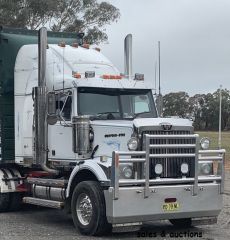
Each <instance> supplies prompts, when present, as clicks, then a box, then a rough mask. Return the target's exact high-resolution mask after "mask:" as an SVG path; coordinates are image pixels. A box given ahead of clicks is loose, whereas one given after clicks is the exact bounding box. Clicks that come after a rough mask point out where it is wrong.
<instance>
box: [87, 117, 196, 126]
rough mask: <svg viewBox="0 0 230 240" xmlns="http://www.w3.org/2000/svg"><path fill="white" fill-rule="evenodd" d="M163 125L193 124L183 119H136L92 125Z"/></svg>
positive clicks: (101, 121) (100, 121) (98, 121)
mask: <svg viewBox="0 0 230 240" xmlns="http://www.w3.org/2000/svg"><path fill="white" fill-rule="evenodd" d="M162 123H168V124H171V125H173V126H183V127H191V126H192V122H191V121H190V120H188V119H183V118H136V119H134V120H106V121H105V120H95V121H92V122H91V124H92V125H98V126H116V127H128V128H130V127H133V125H134V126H135V127H137V128H139V127H148V126H149V127H151V126H158V125H161V124H162Z"/></svg>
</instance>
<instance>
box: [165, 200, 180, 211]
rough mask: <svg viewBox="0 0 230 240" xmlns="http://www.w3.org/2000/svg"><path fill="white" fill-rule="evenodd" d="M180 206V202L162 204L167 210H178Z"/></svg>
mask: <svg viewBox="0 0 230 240" xmlns="http://www.w3.org/2000/svg"><path fill="white" fill-rule="evenodd" d="M179 208H180V205H179V203H178V202H172V203H164V204H163V205H162V209H163V211H165V212H171V211H177V210H178V209H179Z"/></svg>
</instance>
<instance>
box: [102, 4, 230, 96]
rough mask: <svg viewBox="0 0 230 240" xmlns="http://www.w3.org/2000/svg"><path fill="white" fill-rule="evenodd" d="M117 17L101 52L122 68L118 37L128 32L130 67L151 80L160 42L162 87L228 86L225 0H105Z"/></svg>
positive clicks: (228, 8)
mask: <svg viewBox="0 0 230 240" xmlns="http://www.w3.org/2000/svg"><path fill="white" fill-rule="evenodd" d="M107 1H109V2H111V3H112V4H113V5H115V6H116V7H118V8H119V9H120V12H121V18H120V19H119V21H118V22H117V23H113V24H112V25H110V26H108V27H107V34H108V37H109V44H104V45H103V46H101V47H102V52H103V53H104V54H105V55H106V56H107V57H108V58H110V60H111V61H112V62H113V63H114V64H115V65H116V66H117V67H118V68H119V69H120V71H121V72H123V69H124V67H123V65H124V57H123V55H124V54H123V52H124V50H123V40H124V37H125V36H126V34H128V33H132V34H133V65H134V66H133V69H134V70H133V71H134V72H140V73H144V74H145V78H146V81H149V83H151V84H152V85H153V86H154V75H155V74H154V72H155V70H154V64H155V61H156V60H157V55H158V53H157V42H158V41H160V42H161V81H162V93H163V94H166V93H168V92H171V91H173V92H176V91H186V92H188V93H189V94H190V95H193V94H195V93H207V92H213V91H215V90H216V89H217V88H218V87H219V86H220V84H222V85H223V87H224V88H228V89H230V0H107Z"/></svg>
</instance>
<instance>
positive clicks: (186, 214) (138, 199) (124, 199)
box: [104, 134, 225, 223]
mask: <svg viewBox="0 0 230 240" xmlns="http://www.w3.org/2000/svg"><path fill="white" fill-rule="evenodd" d="M162 138H165V139H170V138H171V139H172V138H176V139H193V140H194V144H189V147H190V148H194V153H175V154H151V153H150V149H151V148H164V147H165V146H166V147H167V148H175V149H176V148H178V147H179V148H183V147H187V146H188V144H180V145H175V144H171V145H170V144H167V145H164V144H159V145H158V144H156V145H152V144H150V143H151V141H150V140H151V139H162ZM145 144H146V146H145V149H146V150H145V151H139V152H137V151H134V152H113V161H112V178H111V187H110V188H109V189H108V190H106V191H105V192H104V194H105V200H106V210H107V218H108V221H109V222H111V223H128V222H130V223H131V222H138V221H152V220H160V219H172V218H195V217H196V218H197V217H198V218H199V217H209V216H210V217H212V216H217V215H218V214H219V212H220V210H221V208H222V194H223V192H224V156H225V150H223V149H222V150H200V151H198V148H199V136H198V135H197V134H194V135H148V134H146V135H145ZM140 156H141V157H140ZM154 157H155V158H170V157H178V158H181V157H182V158H187V157H188V158H191V157H192V158H193V161H194V166H195V175H194V177H189V178H186V177H183V178H157V179H150V178H149V166H150V164H149V163H150V158H154ZM207 160H209V161H217V162H218V163H220V164H219V171H218V172H217V173H216V175H212V176H202V177H201V176H198V163H199V162H201V161H207ZM120 163H142V164H144V166H145V167H144V168H143V169H145V172H144V176H145V177H144V178H143V179H128V180H123V179H122V180H121V179H119V164H120ZM166 198H176V199H177V202H178V203H179V205H180V208H179V209H178V210H177V211H174V212H165V211H164V210H163V209H162V205H163V204H164V201H165V199H166Z"/></svg>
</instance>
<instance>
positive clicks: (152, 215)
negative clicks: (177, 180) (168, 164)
mask: <svg viewBox="0 0 230 240" xmlns="http://www.w3.org/2000/svg"><path fill="white" fill-rule="evenodd" d="M191 189H192V185H176V186H175V185H174V186H156V187H152V186H151V187H150V188H149V190H150V195H149V197H148V198H145V197H144V191H143V188H142V187H122V188H120V190H119V199H117V200H114V199H113V196H114V189H113V188H109V189H108V190H106V191H104V194H105V200H106V213H107V219H108V221H109V222H110V223H113V224H116V223H133V222H147V221H154V220H162V219H174V218H199V217H215V216H217V215H218V214H219V213H220V211H221V208H222V201H223V200H222V198H223V197H222V196H223V195H222V194H220V185H219V184H214V183H205V184H198V194H197V195H192V194H191ZM166 198H176V201H177V203H178V204H179V209H178V210H176V211H171V212H167V211H164V210H163V204H164V203H165V199H166Z"/></svg>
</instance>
